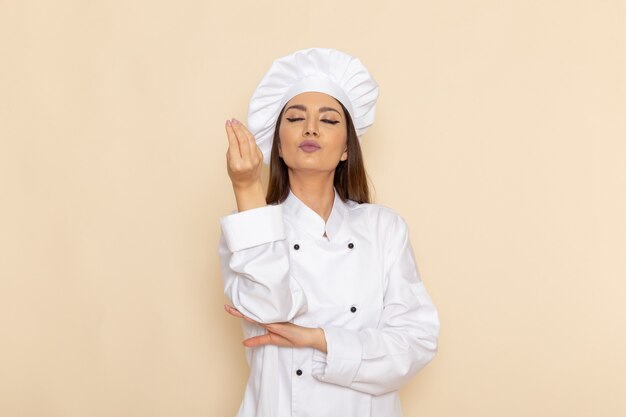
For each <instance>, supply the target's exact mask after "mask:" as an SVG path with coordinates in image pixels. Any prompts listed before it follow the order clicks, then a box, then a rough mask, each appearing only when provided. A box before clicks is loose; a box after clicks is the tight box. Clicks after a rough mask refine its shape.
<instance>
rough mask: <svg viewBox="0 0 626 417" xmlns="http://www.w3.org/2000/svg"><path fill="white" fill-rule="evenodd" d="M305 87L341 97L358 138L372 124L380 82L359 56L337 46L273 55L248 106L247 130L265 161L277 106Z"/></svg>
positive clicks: (307, 89) (276, 117) (338, 98)
mask: <svg viewBox="0 0 626 417" xmlns="http://www.w3.org/2000/svg"><path fill="white" fill-rule="evenodd" d="M308 91H317V92H321V93H326V94H328V95H330V96H333V97H334V98H336V99H337V100H339V102H341V104H343V105H344V106H345V107H346V109H347V110H348V113H350V116H351V117H352V121H353V123H354V127H355V130H356V133H357V136H358V138H359V140H360V139H361V136H362V135H363V134H364V133H365V131H366V130H367V128H368V127H370V126H371V125H372V123H374V117H375V112H376V100H377V98H378V84H377V83H376V81H374V79H373V78H372V76H371V75H370V73H369V72H368V71H367V69H366V68H365V67H364V66H363V64H362V63H361V61H359V60H358V59H357V58H355V57H353V56H350V55H348V54H346V53H344V52H341V51H338V50H336V49H328V48H309V49H302V50H300V51H296V52H294V53H292V54H290V55H287V56H284V57H281V58H278V59H276V60H274V62H273V63H272V65H271V66H270V69H269V70H268V71H267V73H266V74H265V75H264V76H263V79H262V80H261V81H260V83H259V84H258V86H257V88H256V89H255V91H254V93H253V95H252V98H251V99H250V103H249V106H248V120H247V125H248V129H249V130H250V132H251V133H252V134H253V135H254V137H255V139H256V142H257V145H258V146H259V148H260V149H261V151H262V152H263V160H264V162H265V163H266V164H269V158H270V151H271V149H272V141H273V139H274V138H273V135H274V130H275V129H274V128H275V126H276V120H277V119H278V115H279V113H280V111H281V110H282V108H283V106H284V105H285V104H286V103H287V102H288V101H289V100H291V99H292V98H293V97H295V96H297V95H298V94H300V93H304V92H308Z"/></svg>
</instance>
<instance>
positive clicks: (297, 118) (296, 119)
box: [286, 117, 339, 125]
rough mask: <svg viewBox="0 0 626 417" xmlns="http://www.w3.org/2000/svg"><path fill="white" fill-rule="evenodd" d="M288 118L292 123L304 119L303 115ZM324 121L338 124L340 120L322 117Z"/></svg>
mask: <svg viewBox="0 0 626 417" xmlns="http://www.w3.org/2000/svg"><path fill="white" fill-rule="evenodd" d="M286 119H287V120H289V121H290V122H292V123H293V122H298V121H300V120H304V118H303V117H287V118H286ZM322 122H324V123H328V124H331V125H336V124H337V123H339V121H338V120H330V119H322Z"/></svg>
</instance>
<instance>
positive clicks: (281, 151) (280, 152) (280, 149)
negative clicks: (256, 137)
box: [277, 142, 283, 158]
mask: <svg viewBox="0 0 626 417" xmlns="http://www.w3.org/2000/svg"><path fill="white" fill-rule="evenodd" d="M277 145H278V156H280V157H281V158H282V157H283V150H282V148H281V147H280V142H278V144H277Z"/></svg>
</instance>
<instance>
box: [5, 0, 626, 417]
mask: <svg viewBox="0 0 626 417" xmlns="http://www.w3.org/2000/svg"><path fill="white" fill-rule="evenodd" d="M311 46H325V47H334V48H338V49H341V50H344V51H346V52H349V53H351V54H353V55H355V56H357V57H359V58H360V59H361V61H362V62H363V63H364V64H365V65H366V66H367V67H368V68H369V69H370V71H371V73H372V74H373V75H374V77H375V78H376V80H377V81H378V82H379V84H380V87H381V95H380V100H379V103H378V107H377V110H378V111H377V121H376V124H375V126H374V127H373V128H372V129H371V130H370V131H368V133H367V134H366V135H365V137H364V141H363V147H364V153H365V158H366V164H367V167H368V171H369V174H370V177H371V179H372V182H373V184H374V186H375V191H376V192H375V197H376V198H375V200H376V202H378V203H381V204H385V205H388V206H391V207H393V208H394V209H396V210H397V211H398V212H400V213H401V214H402V215H403V216H404V217H405V219H406V220H407V221H408V223H409V225H410V227H411V233H412V234H411V236H412V242H413V245H414V249H415V253H416V258H417V261H418V265H419V268H420V272H421V274H422V278H423V280H424V281H425V283H426V285H427V288H428V289H429V292H430V293H431V296H432V297H433V299H434V301H435V303H436V305H437V307H438V308H439V310H440V315H441V320H442V333H441V339H440V352H439V355H438V356H437V358H436V359H435V360H434V361H433V362H432V363H431V364H430V365H428V366H427V367H426V368H425V369H424V370H423V372H421V373H420V374H419V375H418V376H417V377H416V378H415V379H414V380H413V381H412V382H411V383H410V384H409V385H408V386H406V388H404V389H403V391H402V396H403V403H404V409H405V414H406V416H408V417H417V416H419V417H434V416H442V417H456V416H459V415H463V416H466V417H491V416H494V417H495V416H498V417H501V416H507V417H517V416H520V417H521V416H538V417H539V416H542V417H543V416H545V417H556V416H564V417H565V416H567V417H588V416H594V417H598V416H603V417H618V416H624V415H626V400H625V399H624V397H623V394H624V389H625V387H626V377H625V375H626V361H625V360H624V352H626V331H625V330H626V326H625V324H624V323H625V321H626V306H625V305H624V296H625V295H626V282H625V281H626V280H625V278H626V145H625V141H626V2H624V1H608V0H595V1H591V0H586V1H585V0H581V1H545V0H544V1H538V0H533V1H521V0H520V1H487V0H481V1H479V0H476V1H460V0H444V1H437V2H427V1H410V2H409V1H404V2H387V3H384V2H380V1H376V2H373V1H370V2H364V1H362V0H360V1H356V0H350V1H327V0H318V1H315V2H307V1H302V0H296V1H282V0H280V1H232V2H223V1H219V2H218V1H207V0H204V1H199V0H193V1H192V0H188V1H177V2H173V1H171V2H166V1H147V0H130V1H91V2H83V1H78V0H75V1H70V0H57V1H54V2H51V1H41V0H39V1H37V0H31V1H28V2H23V1H16V0H13V1H11V0H4V1H2V2H1V3H0V54H1V55H0V57H1V58H0V59H1V60H2V64H1V65H0V137H1V141H0V187H1V188H0V190H1V199H2V200H1V204H0V230H1V233H0V313H1V314H0V335H1V336H0V415H2V416H6V417H10V416H20V417H22V416H24V417H26V416H29V417H30V416H38V417H39V416H42V417H44V416H45V417H56V416H59V417H60V416H63V417H65V416H67V417H74V416H76V417H79V416H80V417H83V416H94V417H100V416H154V417H161V416H189V417H193V416H234V415H235V412H236V410H237V408H238V406H239V402H240V400H241V396H242V393H243V389H244V384H245V381H246V377H247V367H246V364H245V360H244V353H243V348H242V346H241V345H240V341H241V333H240V328H239V323H238V322H237V321H236V320H235V319H233V318H230V317H228V316H226V314H225V313H224V312H223V310H222V304H223V303H224V302H225V298H224V296H223V295H222V292H221V291H222V289H221V281H220V276H219V273H218V263H217V262H218V259H217V254H216V247H217V240H218V236H219V235H218V234H219V223H218V219H219V218H220V217H221V216H223V215H225V214H227V213H229V212H230V210H231V209H232V208H233V207H234V199H233V197H232V192H231V189H230V183H229V180H228V177H227V175H226V169H225V165H224V155H225V151H226V137H225V134H224V130H223V123H224V120H225V119H227V118H230V117H237V118H239V119H240V120H244V121H245V116H246V111H247V101H248V99H249V97H250V95H251V94H252V91H253V90H254V87H255V86H256V84H257V83H258V82H259V81H260V79H261V77H262V75H263V74H264V73H265V71H266V70H267V68H269V65H270V64H271V61H272V60H273V59H274V58H277V57H279V56H283V55H286V54H288V53H290V52H293V51H295V50H296V49H301V48H305V47H311ZM379 417H383V416H379Z"/></svg>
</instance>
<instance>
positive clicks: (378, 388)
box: [219, 193, 439, 417]
mask: <svg viewBox="0 0 626 417" xmlns="http://www.w3.org/2000/svg"><path fill="white" fill-rule="evenodd" d="M253 218H254V221H252V219H253ZM281 222H282V225H283V227H284V232H285V237H282V235H281V232H280V231H279V232H275V231H273V230H270V229H268V228H267V227H266V226H265V225H277V224H279V223H281ZM221 225H222V238H221V240H220V246H219V255H220V262H221V269H222V278H223V282H224V291H225V294H226V296H227V297H228V298H229V299H230V300H231V302H232V303H233V305H234V306H235V307H236V308H237V309H239V311H241V312H242V313H243V314H245V315H246V316H248V317H251V318H252V319H254V320H256V321H260V322H264V323H269V322H282V321H291V322H293V323H295V324H298V325H301V326H306V327H321V328H323V329H324V332H325V335H326V340H327V350H328V353H327V354H325V353H323V352H320V351H317V350H315V349H312V348H285V347H277V346H271V345H267V346H260V347H256V348H246V356H247V360H248V364H249V365H250V378H249V381H248V384H247V386H246V391H245V395H244V399H243V401H242V403H241V407H240V409H239V413H238V414H237V416H238V417H295V416H298V417H337V416H341V417H367V416H372V417H400V416H402V411H401V408H400V401H399V395H398V392H397V390H398V389H399V388H400V387H401V386H402V385H404V384H405V383H406V382H407V381H409V379H410V378H411V377H412V376H413V375H415V374H416V373H417V372H418V371H419V370H420V369H422V368H423V367H424V366H426V364H428V363H429V362H430V361H431V360H432V359H433V357H434V356H435V354H436V352H437V341H438V337H439V316H438V313H437V310H436V308H435V306H434V305H433V303H432V301H431V299H430V297H429V295H428V293H427V291H426V288H425V287H424V284H423V282H422V281H421V279H420V275H419V272H418V269H417V265H416V263H415V259H414V256H413V251H412V248H411V244H410V241H409V233H408V228H407V225H406V223H405V222H404V220H403V219H402V218H401V217H400V216H399V215H398V214H396V213H395V212H394V211H392V210H391V209H389V208H386V207H383V206H380V205H375V204H357V203H355V202H352V201H347V202H345V203H344V202H343V201H342V200H341V199H340V198H339V196H338V194H335V201H334V205H333V209H332V212H331V214H330V217H329V219H328V221H327V222H326V223H324V221H323V219H322V218H321V217H320V216H318V215H317V214H316V213H315V212H314V211H313V210H311V209H310V208H308V207H307V206H306V205H305V204H303V203H302V202H301V201H300V200H299V199H298V198H297V197H296V196H295V195H294V194H292V193H290V194H289V196H288V198H287V199H286V200H285V202H284V203H282V204H279V205H275V206H267V207H262V208H258V209H254V210H250V211H244V212H242V213H234V214H231V215H229V216H226V217H224V218H222V219H221ZM255 225H257V226H255ZM278 228H280V226H278ZM324 233H326V234H327V236H328V238H326V237H323V235H324ZM225 236H228V238H226V237H225ZM262 236H265V241H262V240H263V239H262ZM250 242H252V243H253V244H251V243H250ZM350 243H351V244H352V245H353V247H352V248H350V247H349V244H350ZM246 245H248V246H246ZM295 245H298V249H297V250H296V249H295ZM352 307H354V310H355V311H354V312H352V311H351V308H352ZM242 323H243V330H244V337H245V338H248V337H252V336H255V335H260V334H263V333H265V329H263V328H262V327H261V326H258V325H256V324H251V323H248V322H245V321H243V320H242ZM298 369H299V370H301V371H302V374H301V375H299V376H298V375H297V373H296V371H297V370H298Z"/></svg>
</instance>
